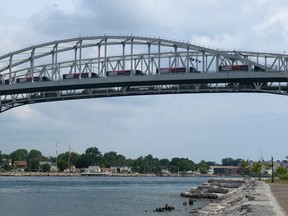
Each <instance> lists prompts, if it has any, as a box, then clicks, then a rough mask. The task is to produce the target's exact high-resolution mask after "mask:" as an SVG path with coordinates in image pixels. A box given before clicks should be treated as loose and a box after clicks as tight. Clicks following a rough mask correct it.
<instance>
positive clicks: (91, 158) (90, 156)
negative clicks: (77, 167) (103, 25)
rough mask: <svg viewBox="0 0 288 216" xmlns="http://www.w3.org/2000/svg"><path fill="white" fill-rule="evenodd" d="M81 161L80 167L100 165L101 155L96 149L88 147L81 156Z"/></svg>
mask: <svg viewBox="0 0 288 216" xmlns="http://www.w3.org/2000/svg"><path fill="white" fill-rule="evenodd" d="M81 160H82V162H81V166H82V167H88V166H95V165H100V163H101V160H102V154H101V152H100V151H99V149H98V148H97V147H90V148H88V149H86V151H85V154H82V155H81Z"/></svg>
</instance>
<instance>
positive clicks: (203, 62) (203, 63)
mask: <svg viewBox="0 0 288 216" xmlns="http://www.w3.org/2000/svg"><path fill="white" fill-rule="evenodd" d="M202 70H203V73H206V71H205V51H202Z"/></svg>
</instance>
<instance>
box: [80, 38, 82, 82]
mask: <svg viewBox="0 0 288 216" xmlns="http://www.w3.org/2000/svg"><path fill="white" fill-rule="evenodd" d="M79 73H80V76H79V78H80V79H81V73H82V40H80V42H79Z"/></svg>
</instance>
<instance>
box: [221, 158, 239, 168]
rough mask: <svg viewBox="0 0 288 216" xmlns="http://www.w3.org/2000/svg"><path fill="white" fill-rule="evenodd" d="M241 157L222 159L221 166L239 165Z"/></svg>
mask: <svg viewBox="0 0 288 216" xmlns="http://www.w3.org/2000/svg"><path fill="white" fill-rule="evenodd" d="M241 161H242V160H241V159H236V160H234V159H232V158H230V157H228V158H223V159H222V166H239V164H240V163H241Z"/></svg>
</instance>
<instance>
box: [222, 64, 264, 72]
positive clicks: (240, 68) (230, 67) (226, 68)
mask: <svg viewBox="0 0 288 216" xmlns="http://www.w3.org/2000/svg"><path fill="white" fill-rule="evenodd" d="M250 70H251V71H265V69H262V68H261V67H259V66H257V65H255V66H252V67H251V68H250ZM219 71H220V72H222V71H249V65H220V66H219Z"/></svg>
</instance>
